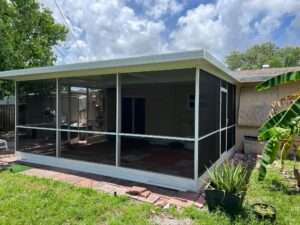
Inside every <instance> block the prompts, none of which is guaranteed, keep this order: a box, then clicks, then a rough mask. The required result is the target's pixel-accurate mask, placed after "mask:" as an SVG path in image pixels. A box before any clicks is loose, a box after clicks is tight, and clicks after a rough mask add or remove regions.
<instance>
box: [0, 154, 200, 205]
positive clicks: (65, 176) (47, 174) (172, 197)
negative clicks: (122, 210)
mask: <svg viewBox="0 0 300 225" xmlns="http://www.w3.org/2000/svg"><path fill="white" fill-rule="evenodd" d="M14 161H16V158H15V157H14V156H13V155H6V156H0V165H1V163H11V162H14ZM30 166H31V167H32V168H31V169H29V170H26V171H23V172H22V173H23V174H24V175H28V176H37V177H43V178H49V179H53V180H57V181H62V182H67V183H69V184H72V185H75V186H79V187H85V188H92V189H95V190H97V191H102V192H106V193H109V194H114V195H127V196H129V197H130V198H133V199H136V200H139V201H143V202H148V203H152V204H155V205H157V206H160V207H165V208H167V207H171V206H175V207H178V208H181V207H187V206H192V205H195V206H196V207H199V208H202V207H203V204H204V202H205V201H204V198H203V197H202V195H201V194H200V193H194V192H182V191H173V190H169V189H164V188H158V187H154V186H150V185H145V184H138V183H135V182H129V181H124V180H120V179H114V178H110V177H104V176H99V175H93V174H86V173H80V172H75V171H70V170H64V169H58V168H53V167H46V166H40V165H30Z"/></svg>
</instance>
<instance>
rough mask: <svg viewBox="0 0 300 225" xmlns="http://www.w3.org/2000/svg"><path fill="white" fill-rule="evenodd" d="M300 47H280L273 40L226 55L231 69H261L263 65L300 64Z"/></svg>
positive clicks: (283, 65) (282, 65)
mask: <svg viewBox="0 0 300 225" xmlns="http://www.w3.org/2000/svg"><path fill="white" fill-rule="evenodd" d="M299 62H300V47H286V48H278V47H277V46H276V45H275V44H273V43H271V42H267V43H263V44H258V45H254V46H253V47H251V48H249V49H247V50H246V51H245V52H239V51H233V52H232V53H230V54H229V55H228V56H227V57H226V63H227V65H228V66H229V68H230V69H232V70H235V69H242V70H245V69H260V68H262V65H264V64H269V65H270V66H271V67H288V66H298V65H299Z"/></svg>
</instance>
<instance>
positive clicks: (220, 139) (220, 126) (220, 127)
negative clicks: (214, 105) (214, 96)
mask: <svg viewBox="0 0 300 225" xmlns="http://www.w3.org/2000/svg"><path fill="white" fill-rule="evenodd" d="M219 82H220V94H219V98H220V106H219V109H220V117H219V129H220V130H219V157H221V154H222V153H221V149H222V131H221V129H222V81H221V80H220V81H219Z"/></svg>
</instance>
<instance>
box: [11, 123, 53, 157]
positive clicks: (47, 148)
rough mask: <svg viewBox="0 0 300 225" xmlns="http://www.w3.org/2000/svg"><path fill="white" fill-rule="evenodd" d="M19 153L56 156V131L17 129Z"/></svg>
mask: <svg viewBox="0 0 300 225" xmlns="http://www.w3.org/2000/svg"><path fill="white" fill-rule="evenodd" d="M17 137H18V138H17V151H20V152H26V153H31V154H38V155H45V156H56V131H49V130H37V129H27V128H26V129H22V128H18V129H17Z"/></svg>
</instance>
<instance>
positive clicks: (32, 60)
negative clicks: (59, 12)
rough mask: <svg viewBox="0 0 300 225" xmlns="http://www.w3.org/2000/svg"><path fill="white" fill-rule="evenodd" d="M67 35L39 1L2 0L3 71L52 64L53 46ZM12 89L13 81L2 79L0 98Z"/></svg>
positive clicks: (0, 48) (0, 49)
mask: <svg viewBox="0 0 300 225" xmlns="http://www.w3.org/2000/svg"><path fill="white" fill-rule="evenodd" d="M66 34H67V29H66V28H65V27H64V26H63V25H60V24H57V23H55V21H54V18H53V17H52V15H51V12H50V11H49V10H47V9H43V8H41V7H40V5H39V3H38V2H37V1H36V0H26V1H25V0H10V1H8V0H0V37H1V38H0V71H4V70H11V69H23V68H28V67H39V66H46V65H52V64H53V63H54V61H55V56H54V53H53V46H55V45H57V44H58V43H59V42H60V41H64V40H65V37H66ZM12 91H13V84H12V83H11V82H7V81H1V82H0V97H2V96H6V95H10V94H11V93H12Z"/></svg>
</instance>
